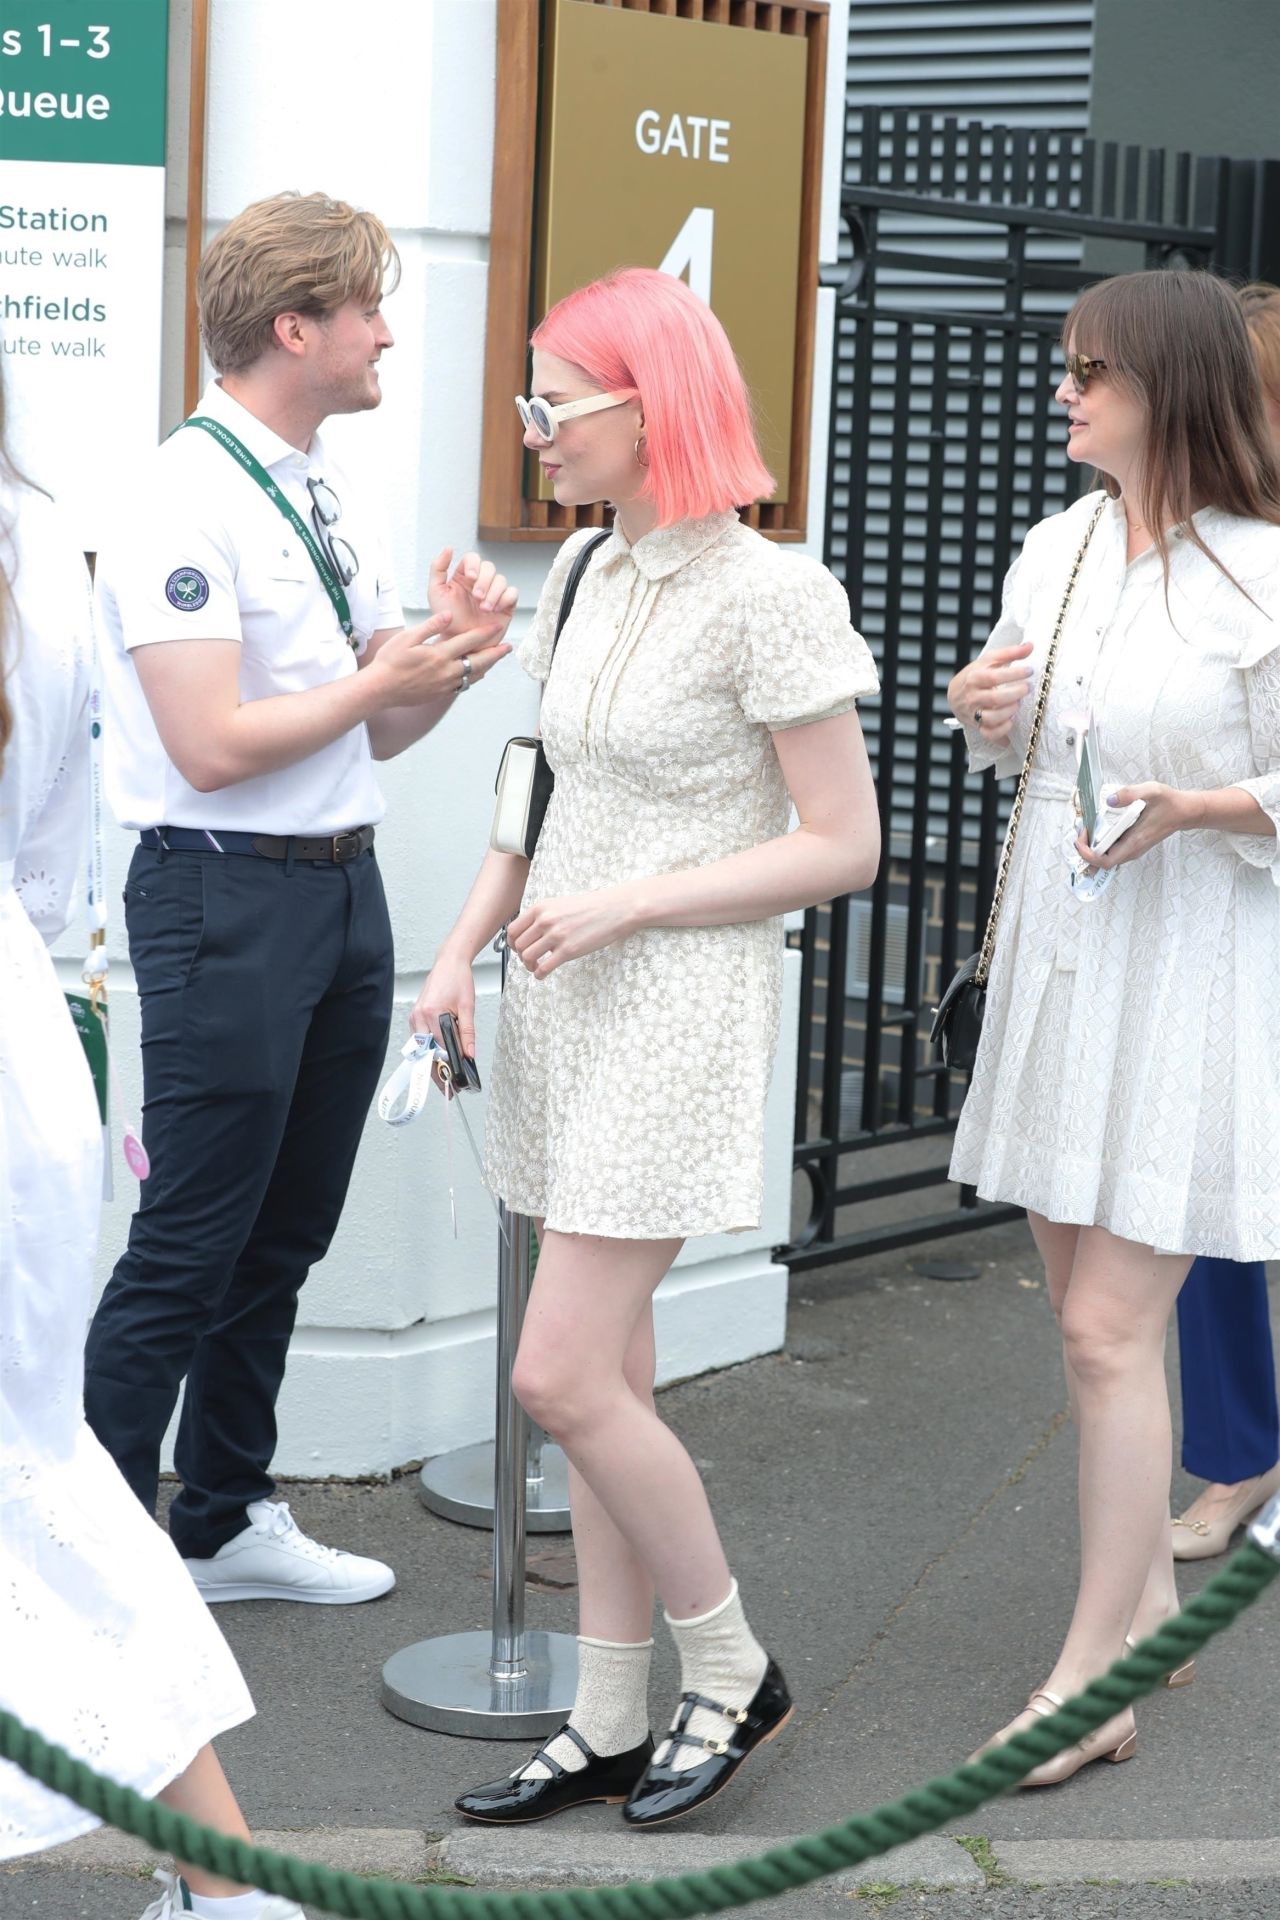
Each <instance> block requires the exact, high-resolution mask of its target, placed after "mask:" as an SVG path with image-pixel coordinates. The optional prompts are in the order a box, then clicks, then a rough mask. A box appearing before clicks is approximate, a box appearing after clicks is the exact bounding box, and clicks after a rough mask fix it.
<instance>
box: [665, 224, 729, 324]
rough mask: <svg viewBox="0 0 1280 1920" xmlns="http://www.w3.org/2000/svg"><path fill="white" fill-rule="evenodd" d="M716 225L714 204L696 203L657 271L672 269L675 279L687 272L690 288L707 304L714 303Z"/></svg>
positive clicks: (669, 270)
mask: <svg viewBox="0 0 1280 1920" xmlns="http://www.w3.org/2000/svg"><path fill="white" fill-rule="evenodd" d="M715 228H716V211H715V208H714V207H694V209H693V211H692V212H691V213H690V215H689V218H688V219H687V220H686V221H685V223H684V225H683V226H682V227H681V229H680V231H679V233H678V234H677V235H676V237H675V239H674V240H673V241H672V242H671V245H670V246H669V247H668V248H667V251H666V254H665V256H664V258H663V259H661V260H660V261H659V262H658V272H659V273H669V274H670V275H671V276H672V278H673V279H675V280H683V278H684V276H685V274H686V273H687V274H688V276H689V286H690V289H691V290H692V291H693V292H694V293H696V294H697V296H698V298H699V299H700V300H705V301H706V303H707V305H708V306H710V305H711V247H712V242H713V240H714V238H715Z"/></svg>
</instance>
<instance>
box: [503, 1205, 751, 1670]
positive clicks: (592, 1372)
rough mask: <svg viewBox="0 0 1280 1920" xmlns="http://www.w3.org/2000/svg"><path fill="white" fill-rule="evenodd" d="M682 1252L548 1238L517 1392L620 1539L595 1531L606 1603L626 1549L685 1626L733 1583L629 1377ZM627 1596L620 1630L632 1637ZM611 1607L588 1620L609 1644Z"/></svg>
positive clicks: (698, 1501)
mask: <svg viewBox="0 0 1280 1920" xmlns="http://www.w3.org/2000/svg"><path fill="white" fill-rule="evenodd" d="M680 1245H681V1242H680V1241H678V1240H661V1241H653V1240H612V1239H604V1238H601V1237H598V1236H596V1235H590V1234H562V1233H555V1232H547V1233H545V1234H544V1235H543V1237H542V1241H541V1251H540V1253H539V1258H538V1270H537V1273H536V1275H535V1277H534V1283H533V1290H532V1293H531V1295H530V1299H529V1307H528V1311H527V1312H526V1314H525V1322H524V1331H523V1334H522V1336H521V1341H520V1351H519V1353H518V1355H517V1357H516V1364H515V1373H514V1380H513V1384H514V1387H515V1391H516V1395H517V1397H518V1398H519V1400H520V1401H521V1403H522V1405H523V1406H525V1407H526V1408H527V1409H528V1411H529V1413H530V1414H531V1415H532V1416H533V1418H534V1419H535V1420H537V1421H538V1423H539V1425H541V1426H542V1427H544V1428H545V1429H546V1431H547V1432H548V1433H550V1434H551V1435H553V1437H554V1438H555V1439H556V1440H558V1441H559V1443H560V1445H561V1446H562V1447H563V1448H564V1451H565V1453H566V1454H567V1455H568V1456H569V1459H570V1461H571V1462H572V1464H573V1466H574V1467H575V1469H576V1470H577V1472H578V1474H579V1475H580V1476H581V1477H582V1479H583V1480H585V1481H586V1482H587V1484H588V1486H589V1487H590V1489H591V1492H592V1494H593V1495H594V1496H595V1499H596V1501H597V1502H598V1503H599V1505H600V1506H601V1507H602V1508H603V1509H604V1513H605V1514H606V1515H607V1517H608V1519H609V1521H610V1523H611V1526H612V1529H614V1532H613V1533H610V1532H606V1531H605V1530H604V1529H603V1528H601V1527H599V1526H598V1525H594V1526H593V1525H592V1522H591V1521H590V1520H589V1521H588V1532H589V1533H590V1534H593V1535H594V1538H593V1539H592V1540H591V1541H590V1543H589V1545H588V1561H589V1563H590V1571H589V1574H588V1579H589V1581H590V1582H591V1583H592V1584H593V1585H594V1586H595V1587H596V1589H597V1591H599V1592H600V1594H601V1595H602V1596H603V1595H604V1593H605V1591H606V1588H607V1587H609V1586H610V1584H611V1583H612V1584H613V1585H614V1587H615V1588H616V1590H617V1592H619V1593H620V1592H621V1591H622V1590H623V1589H624V1588H625V1587H626V1586H627V1576H626V1574H625V1573H623V1574H622V1575H621V1579H620V1580H619V1579H618V1577H617V1572H610V1571H608V1569H609V1567H610V1565H611V1563H612V1565H613V1566H614V1567H615V1568H616V1567H617V1549H618V1546H619V1544H620V1543H625V1544H626V1546H627V1548H628V1549H629V1552H630V1554H631V1555H633V1556H634V1561H636V1562H639V1564H640V1565H641V1566H643V1567H645V1568H647V1570H648V1573H649V1576H650V1577H651V1578H652V1580H653V1583H654V1585H655V1586H656V1588H657V1591H658V1594H659V1595H660V1597H661V1599H662V1603H663V1605H664V1607H665V1608H666V1610H667V1612H668V1613H669V1614H671V1615H672V1616H673V1617H674V1618H676V1619H687V1618H690V1617H692V1616H693V1615H696V1614H702V1613H706V1612H708V1611H710V1609H712V1608H713V1607H716V1606H718V1605H719V1604H720V1603H721V1602H722V1601H723V1600H725V1599H726V1598H727V1596H728V1594H729V1591H730V1588H731V1586H732V1576H731V1575H730V1572H729V1566H728V1562H727V1561H726V1559H725V1557H724V1551H723V1549H722V1547H721V1545H720V1539H719V1535H718V1534H717V1532H716V1527H715V1522H714V1520H713V1519H712V1517H711V1509H710V1506H709V1505H708V1502H707V1496H706V1493H705V1491H704V1489H703V1485H702V1482H701V1480H700V1478H699V1477H698V1471H697V1468H696V1467H695V1466H694V1464H693V1462H692V1460H691V1459H690V1458H689V1455H688V1453H687V1452H686V1450H685V1448H684V1447H683V1446H682V1445H681V1443H680V1441H679V1440H677V1438H676V1436H675V1434H673V1433H672V1432H671V1430H670V1428H669V1427H667V1426H665V1425H664V1424H663V1422H662V1421H661V1420H660V1419H659V1418H658V1416H657V1413H656V1412H655V1411H654V1407H653V1401H652V1397H651V1393H650V1394H648V1395H646V1396H645V1397H643V1398H642V1397H641V1394H640V1393H639V1392H638V1391H637V1390H636V1387H635V1386H634V1385H633V1384H632V1381H631V1380H630V1379H628V1377H627V1371H626V1363H627V1360H628V1356H629V1354H630V1352H631V1349H632V1342H633V1339H634V1337H635V1334H636V1330H637V1327H638V1325H639V1323H640V1320H641V1316H642V1315H643V1314H645V1313H647V1312H648V1310H649V1306H650V1302H651V1300H652V1297H653V1294H654V1291H655V1289H656V1288H657V1286H658V1283H659V1282H660V1281H661V1279H662V1278H663V1276H664V1274H665V1273H666V1272H667V1270H668V1268H669V1267H670V1265H671V1262H672V1261H673V1260H674V1259H675V1256H676V1254H677V1253H678V1252H679V1250H680ZM633 1564H634V1563H633ZM620 1571H621V1570H620V1569H618V1572H620ZM631 1591H632V1595H633V1597H632V1599H631V1601H630V1602H629V1603H628V1605H627V1609H626V1610H627V1619H626V1621H625V1623H624V1624H625V1626H626V1628H627V1630H629V1631H634V1627H635V1614H634V1611H633V1610H632V1609H633V1608H634V1607H635V1602H636V1599H637V1598H638V1595H636V1594H635V1591H634V1589H632V1590H631ZM608 1604H609V1603H605V1604H603V1605H602V1606H601V1607H599V1608H597V1609H596V1612H595V1613H594V1614H593V1618H594V1619H595V1624H596V1630H597V1632H599V1633H600V1635H601V1637H602V1638H603V1637H606V1635H605V1628H606V1626H608V1625H610V1624H611V1623H610V1622H609V1620H608V1619H607V1618H606V1617H604V1616H605V1614H606V1613H607V1611H608ZM607 1637H609V1638H611V1639H612V1638H621V1637H622V1635H621V1634H620V1633H614V1632H610V1633H609V1634H608V1635H607Z"/></svg>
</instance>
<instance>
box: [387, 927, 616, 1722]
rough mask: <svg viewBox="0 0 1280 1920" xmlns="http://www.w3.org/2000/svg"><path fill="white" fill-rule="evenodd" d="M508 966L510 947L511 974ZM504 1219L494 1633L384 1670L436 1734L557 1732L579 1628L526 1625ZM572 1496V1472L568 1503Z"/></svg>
mask: <svg viewBox="0 0 1280 1920" xmlns="http://www.w3.org/2000/svg"><path fill="white" fill-rule="evenodd" d="M506 964H507V962H506V953H505V951H504V952H503V956H502V971H503V978H504V980H505V978H506ZM499 1219H500V1226H501V1233H500V1237H499V1241H498V1328H497V1333H498V1342H497V1344H498V1366H497V1401H496V1407H495V1419H494V1434H495V1438H494V1444H493V1447H492V1449H491V1450H490V1452H491V1458H492V1461H493V1505H492V1517H493V1626H492V1631H491V1632H489V1633H479V1632H473V1633H446V1634H440V1635H438V1636H437V1637H436V1638H435V1639H433V1640H419V1641H417V1642H416V1643H415V1644H414V1645H413V1646H411V1647H404V1648H402V1649H401V1651H400V1652H399V1653H393V1654H392V1656H391V1658H390V1659H389V1660H388V1661H387V1664H386V1665H385V1666H384V1667H383V1669H382V1704H383V1706H384V1707H386V1708H387V1710H388V1711H389V1712H390V1713H394V1714H395V1715H396V1716H397V1717H398V1718H399V1719H401V1720H409V1721H412V1723H413V1724H414V1726H417V1727H431V1728H433V1729H434V1730H435V1731H436V1732H437V1733H464V1734H474V1735H477V1736H478V1737H480V1738H481V1739H489V1740H503V1739H512V1740H515V1739H524V1738H530V1737H536V1738H541V1737H542V1736H543V1735H545V1734H548V1733H554V1732H555V1731H556V1729H557V1728H558V1727H560V1726H561V1725H562V1724H563V1723H564V1721H565V1720H567V1719H568V1717H569V1709H570V1707H571V1706H572V1705H573V1695H574V1689H575V1687H576V1685H577V1679H578V1646H577V1642H576V1640H575V1639H574V1638H573V1636H572V1634H568V1633H527V1632H526V1631H525V1624H524V1574H525V1518H526V1512H525V1509H526V1487H527V1473H528V1465H529V1417H528V1415H527V1414H526V1413H525V1410H524V1408H523V1407H522V1406H521V1405H520V1403H519V1401H518V1400H517V1399H516V1397H515V1395H514V1393H513V1392H512V1391H511V1369H512V1367H513V1365H514V1363H515V1357H516V1348H517V1346H518V1345H519V1342H520V1327H521V1323H522V1321H523V1319H524V1310H525V1303H526V1301H527V1300H528V1297H529V1267H530V1227H529V1221H528V1220H527V1218H525V1216H524V1215H523V1214H518V1213H510V1212H508V1210H507V1208H506V1206H505V1205H503V1206H502V1207H501V1208H500V1210H499ZM548 1451H550V1450H549V1449H544V1450H543V1459H544V1463H545V1458H546V1453H547V1452H548ZM557 1451H558V1449H557ZM455 1457H456V1456H455ZM561 1457H562V1458H563V1456H561ZM567 1494H568V1482H567V1476H566V1504H567ZM428 1504H430V1503H428ZM566 1520H567V1515H566ZM482 1524H483V1523H482Z"/></svg>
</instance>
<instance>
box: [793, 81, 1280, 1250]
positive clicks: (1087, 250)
mask: <svg viewBox="0 0 1280 1920" xmlns="http://www.w3.org/2000/svg"><path fill="white" fill-rule="evenodd" d="M855 136H856V137H855V138H854V139H853V140H852V142H851V143H850V145H851V148H852V152H853V177H852V178H850V179H849V180H848V181H847V182H846V185H845V188H844V191H843V194H842V199H841V213H842V220H843V228H844V232H843V236H842V246H841V260H840V263H839V265H838V266H836V267H834V268H832V269H830V270H828V271H826V272H824V282H825V284H827V285H828V286H832V287H834V288H835V290H836V298H837V325H836V342H835V359H834V367H833V379H832V395H831V441H830V455H829V482H828V489H829V491H828V515H827V553H826V558H827V562H828V564H829V565H830V566H831V567H832V569H833V570H834V571H835V573H836V574H837V575H838V576H839V577H840V578H841V579H842V580H843V581H844V583H845V586H846V587H847V589H848V592H849V599H850V602H851V605H852V609H853V619H854V624H855V625H856V626H857V627H858V628H859V629H860V630H861V631H862V632H863V633H864V634H865V635H866V637H867V639H868V641H869V642H870V644H871V646H872V649H873V651H874V653H875V655H876V659H877V662H878V664H879V667H880V672H881V678H882V695H881V698H880V700H879V702H878V703H871V704H869V705H868V706H867V707H866V708H864V709H863V713H862V718H863V723H864V726H865V728H866V731H867V735H868V744H869V747H870V749H871V754H872V765H873V768H874V770H875V774H876V782H877V789H878V794H879V803H880V815H881V824H882V829H883V833H884V847H885V857H884V860H883V862H882V865H881V870H880V874H879V877H878V879H877V881H876V884H875V887H874V889H873V891H872V893H871V894H870V896H869V897H862V898H845V899H841V900H837V901H835V902H833V903H832V904H831V905H830V906H828V907H821V908H817V909H815V910H813V911H812V912H810V913H809V914H807V915H806V918H805V924H804V929H803V933H802V934H797V935H794V936H792V938H793V941H794V942H795V944H798V945H799V947H800V950H801V953H802V955H803V971H802V987H801V1009H800V1045H799V1059H798V1071H797V1086H796V1116H795V1139H796V1146H795V1166H796V1170H797V1173H798V1175H799V1176H801V1177H802V1179H803V1181H804V1182H806V1183H807V1192H806V1194H805V1198H806V1200H807V1203H808V1206H807V1212H808V1217H807V1219H806V1220H805V1222H804V1225H803V1227H802V1229H801V1231H800V1232H799V1234H798V1235H797V1238H796V1240H795V1241H794V1243H793V1244H792V1245H790V1246H788V1247H785V1248H783V1249H781V1250H780V1253H779V1257H780V1258H781V1259H783V1260H785V1261H786V1262H787V1263H788V1264H789V1265H790V1266H792V1267H806V1266H817V1265H820V1264H824V1263H827V1262H831V1261H836V1260H840V1259H844V1258H849V1257H852V1256H854V1255H857V1254H862V1253H866V1252H870V1251H872V1250H875V1249H883V1248H886V1247H889V1246H895V1245H904V1244H908V1243H911V1242H914V1241H918V1240H926V1239H931V1238H936V1237H938V1236H941V1235H945V1234H952V1233H956V1232H960V1231H964V1230H966V1229H968V1228H970V1227H972V1226H974V1225H977V1224H979V1223H982V1222H985V1221H988V1220H991V1219H994V1218H1007V1217H1012V1215H1013V1212H1014V1210H1013V1209H1010V1208H991V1207H985V1206H981V1205H979V1204H978V1203H977V1202H976V1200H975V1197H974V1196H973V1194H972V1193H962V1194H960V1196H959V1203H958V1204H954V1203H952V1204H950V1205H947V1206H945V1207H944V1208H942V1209H941V1210H939V1211H936V1212H927V1211H925V1210H923V1209H922V1208H921V1206H920V1203H919V1199H918V1198H915V1199H911V1200H910V1201H909V1203H908V1215H907V1217H898V1218H894V1217H887V1218H886V1217H885V1216H886V1214H888V1215H889V1216H892V1215H893V1213H894V1211H895V1206H894V1205H893V1204H886V1203H896V1201H897V1197H898V1196H902V1195H907V1196H912V1195H918V1192H919V1191H920V1190H922V1189H924V1188H927V1187H930V1186H934V1185H941V1184H942V1183H943V1182H945V1180H946V1162H945V1148H946V1137H947V1136H949V1135H950V1133H951V1132H952V1131H953V1129H954V1126H955V1119H956V1115H957V1113H958V1110H959V1105H960V1101H961V1099H962V1098H963V1093H964V1087H963V1084H962V1083H961V1082H959V1081H958V1079H957V1077H956V1076H955V1075H953V1074H950V1073H948V1072H947V1071H946V1070H945V1069H943V1068H942V1067H940V1066H939V1065H938V1064H937V1063H936V1061H935V1059H934V1058H933V1054H932V1049H931V1048H930V1046H929V1042H928V1030H929V1024H930V1020H931V1009H932V1006H933V1005H934V1004H935V1003H936V1000H937V998H938V994H939V992H940V989H941V987H942V985H944V984H945V982H946V981H947V980H948V979H949V978H950V976H951V974H952V972H953V971H954V969H955V967H956V966H957V965H958V963H959V961H960V960H961V959H963V957H964V956H965V954H967V953H969V952H971V951H972V949H973V948H974V947H975V946H976V945H977V939H978V937H977V934H976V932H975V929H978V928H980V927H981V926H982V924H983V923H984V920H985V915H986V911H987V906H988V904H989V901H990V897H991V888H992V884H993V880H994V871H995V860H996V852H997V847H998V841H999V836H1000V833H1001V831H1002V827H1003V814H1002V807H1003V804H1004V802H1005V800H1006V799H1007V796H1006V795H1002V794H998V793H997V790H996V787H995V784H994V782H993V781H991V780H990V779H987V780H984V781H982V782H978V781H976V780H970V779H969V778H968V776H967V773H966V769H965V763H964V756H963V748H962V743H961V742H960V741H959V740H958V739H957V738H956V737H955V736H954V735H952V734H949V733H947V732H946V731H944V730H943V728H942V726H941V720H942V718H943V717H944V715H945V711H946V709H945V699H944V696H945V690H946V685H947V682H948V680H949V679H950V677H951V675H952V674H953V673H954V672H955V671H956V668H957V667H958V666H960V665H963V664H964V663H965V662H966V661H968V660H969V659H971V658H972V656H973V654H974V653H975V652H976V651H977V649H978V648H979V647H980V646H981V645H982V643H983V641H984V640H985V638H986V636H987V633H988V632H989V631H990V629H991V627H992V625H993V624H994V621H995V618H996V616H997V614H998V611H999V601H1000V588H1001V582H1002V579H1003V576H1004V572H1005V569H1006V567H1007V566H1008V564H1009V561H1010V559H1011V558H1012V556H1013V555H1014V553H1016V551H1017V549H1018V547H1019V545H1020V544H1021V541H1022V539H1023V536H1024V534H1025V532H1026V530H1027V528H1028V527H1029V526H1031V525H1032V524H1034V522H1035V521H1037V520H1039V519H1041V518H1043V517H1044V515H1046V514H1049V513H1053V512H1056V511H1058V510H1060V509H1061V508H1062V507H1063V506H1065V505H1067V504H1068V503H1069V501H1070V500H1071V499H1073V498H1074V497H1075V496H1076V493H1077V490H1078V487H1079V485H1080V484H1081V483H1082V482H1083V481H1085V480H1087V476H1085V475H1081V474H1079V473H1078V472H1077V471H1076V470H1075V469H1074V468H1072V467H1070V466H1069V464H1068V462H1067V460H1066V456H1065V435H1064V432H1063V428H1062V424H1061V409H1060V408H1059V407H1058V406H1057V405H1056V404H1055V403H1054V400H1053V390H1054V388H1055V386H1056V385H1057V382H1058V379H1059V377H1060V365H1061V363H1060V356H1059V337H1060V333H1061V327H1062V321H1063V318H1064V316H1065V314H1066V312H1067V310H1068V308H1069V307H1070V305H1071V302H1072V301H1073V299H1074V298H1075V296H1076V294H1077V292H1078V291H1079V290H1080V289H1081V288H1082V287H1084V286H1086V285H1087V284H1089V283H1090V282H1091V281H1093V280H1096V279H1098V278H1100V277H1102V276H1103V275H1105V274H1108V273H1114V272H1117V271H1122V270H1126V269H1128V268H1132V267H1141V266H1148V267H1160V266H1168V265H1174V266H1193V267H1204V268H1214V269H1217V270H1219V271H1225V272H1229V273H1233V274H1237V275H1240V276H1241V277H1249V276H1252V275H1255V274H1258V273H1261V272H1267V271H1270V272H1272V273H1273V274H1274V273H1275V272H1276V271H1277V270H1280V268H1278V266H1277V262H1278V261H1280V163H1272V162H1237V161H1228V160H1220V159H1197V158H1193V157H1192V156H1191V155H1189V154H1184V153H1179V154H1172V155H1166V154H1164V153H1162V152H1151V151H1147V150H1144V149H1141V148H1138V147H1123V148H1121V147H1118V146H1117V145H1115V144H1114V143H1109V142H1108V143H1098V142H1095V141H1092V140H1090V139H1087V138H1085V137H1084V136H1082V135H1081V134H1079V133H1075V132H1062V131H1057V130H1054V129H1024V128H1020V129H1008V128H1004V127H991V126H984V125H982V124H980V123H977V122H967V123H963V124H962V123H960V122H958V121H957V120H954V119H944V120H935V119H934V118H933V116H931V115H929V114H927V113H906V112H903V113H895V114H891V115H890V114H881V113H879V112H877V111H876V110H874V109H866V110H864V111H863V112H862V114H861V116H860V119H859V122H858V123H857V126H856V129H855ZM931 1142H933V1143H935V1145H934V1150H933V1151H932V1152H930V1150H929V1149H930V1143H931ZM886 1149H898V1151H897V1152H890V1153H886V1152H885V1150H886ZM876 1150H878V1151H879V1152H880V1153H881V1156H882V1157H881V1160H880V1162H879V1163H877V1162H876V1160H875V1159H873V1158H870V1157H869V1155H870V1154H871V1153H872V1152H873V1151H876ZM886 1169H887V1170H886ZM897 1211H898V1212H899V1213H901V1211H902V1210H901V1208H900V1207H898V1208H897Z"/></svg>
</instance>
